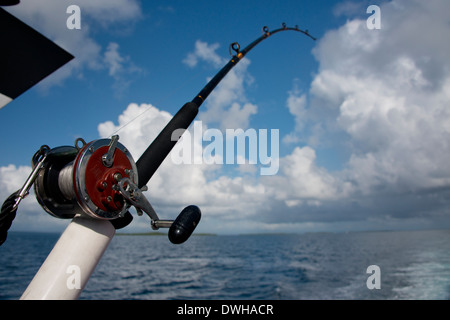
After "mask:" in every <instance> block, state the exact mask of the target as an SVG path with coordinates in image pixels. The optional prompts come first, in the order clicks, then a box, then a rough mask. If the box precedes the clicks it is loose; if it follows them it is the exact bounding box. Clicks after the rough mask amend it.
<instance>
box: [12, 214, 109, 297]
mask: <svg viewBox="0 0 450 320" xmlns="http://www.w3.org/2000/svg"><path fill="white" fill-rule="evenodd" d="M115 232H116V230H115V228H114V226H113V225H112V224H111V222H109V221H108V220H97V219H92V218H84V217H80V216H76V217H75V218H74V219H73V220H72V221H71V222H70V224H69V225H68V226H67V228H66V230H65V231H64V232H63V233H62V235H61V237H60V238H59V240H58V242H57V243H56V244H55V247H54V248H53V250H52V251H51V252H50V254H49V255H48V257H47V259H46V260H45V261H44V263H43V264H42V266H41V268H40V269H39V271H38V272H37V273H36V275H35V276H34V278H33V280H32V281H31V282H30V284H29V285H28V287H27V289H26V290H25V292H24V293H23V295H22V297H21V298H20V299H21V300H73V299H78V297H79V296H80V294H81V292H82V291H83V289H84V287H85V286H86V284H87V282H88V280H89V278H90V276H91V274H92V272H94V269H95V267H96V266H97V264H98V262H99V261H100V259H101V257H102V255H103V253H104V252H105V250H106V248H107V247H108V245H109V243H110V241H111V239H112V238H113V237H114V234H115Z"/></svg>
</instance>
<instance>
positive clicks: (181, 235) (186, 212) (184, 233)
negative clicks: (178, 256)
mask: <svg viewBox="0 0 450 320" xmlns="http://www.w3.org/2000/svg"><path fill="white" fill-rule="evenodd" d="M201 215H202V213H201V211H200V208H199V207H197V206H194V205H190V206H187V207H186V208H184V209H183V211H181V213H180V214H179V215H178V217H177V218H176V219H175V221H174V222H173V223H172V225H171V226H170V229H169V240H170V242H172V243H173V244H180V243H183V242H185V241H186V240H187V239H189V237H190V236H191V234H192V232H194V230H195V227H197V225H198V223H199V221H200V218H201Z"/></svg>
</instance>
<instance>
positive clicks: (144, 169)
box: [136, 102, 198, 188]
mask: <svg viewBox="0 0 450 320" xmlns="http://www.w3.org/2000/svg"><path fill="white" fill-rule="evenodd" d="M197 113H198V105H197V104H195V103H193V102H188V103H186V104H185V105H184V106H183V107H182V108H181V109H180V110H179V111H178V112H177V113H176V114H175V115H174V116H173V118H172V120H170V122H169V123H168V124H167V125H166V126H165V127H164V129H163V130H162V131H161V132H160V133H159V135H158V136H157V137H156V138H155V140H153V142H152V143H151V144H150V146H149V147H148V148H147V150H145V151H144V153H143V154H142V156H141V157H140V158H139V160H138V161H137V162H136V167H137V171H138V187H139V188H142V187H143V186H145V185H146V184H147V183H148V182H149V180H150V179H151V177H152V176H153V174H154V173H155V172H156V170H158V168H159V166H160V165H161V163H162V162H163V161H164V159H165V158H166V157H167V155H168V154H169V153H170V151H171V150H172V148H173V147H174V146H175V144H176V143H177V141H178V139H179V137H178V138H177V140H172V133H173V132H174V131H175V130H177V129H187V128H188V127H189V125H190V124H191V123H192V121H194V119H195V117H196V116H197Z"/></svg>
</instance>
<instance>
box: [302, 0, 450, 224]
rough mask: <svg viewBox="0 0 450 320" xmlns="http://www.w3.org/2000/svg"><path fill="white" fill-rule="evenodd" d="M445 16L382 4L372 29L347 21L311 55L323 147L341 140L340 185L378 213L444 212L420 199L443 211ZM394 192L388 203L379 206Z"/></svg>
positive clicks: (429, 6) (448, 173)
mask: <svg viewBox="0 0 450 320" xmlns="http://www.w3.org/2000/svg"><path fill="white" fill-rule="evenodd" d="M449 9H450V5H449V3H448V2H446V1H432V2H427V3H423V2H420V1H402V0H396V1H391V2H389V3H385V4H383V5H381V17H382V29H381V30H369V29H367V27H366V21H365V20H361V19H352V20H349V21H347V23H346V24H345V25H343V26H342V27H340V28H339V29H337V30H332V31H329V32H327V34H325V36H324V37H323V38H322V39H321V40H320V42H319V44H318V46H317V47H316V48H315V49H314V55H315V57H316V59H317V60H318V61H319V63H320V66H319V72H318V73H317V75H316V76H315V78H314V79H313V82H312V84H311V89H310V95H311V104H310V108H309V111H311V113H313V114H314V113H315V114H316V115H320V116H322V117H323V121H324V123H327V124H330V126H329V127H328V129H327V132H326V134H325V135H324V136H323V137H322V139H330V140H331V141H333V140H334V141H335V138H334V137H333V136H334V135H336V132H342V133H345V135H344V136H345V143H347V144H348V145H349V146H350V147H349V149H350V150H351V152H350V154H349V161H348V162H347V163H346V168H345V169H344V170H343V171H342V172H341V176H340V178H341V179H342V181H343V182H342V183H344V182H347V183H351V185H352V186H353V190H354V192H355V194H356V193H358V194H362V195H364V196H365V197H366V198H365V200H362V199H360V200H361V201H360V203H362V202H366V201H367V202H366V203H365V205H367V207H366V209H367V208H368V207H369V205H368V204H369V202H370V206H371V208H372V209H375V208H378V209H379V212H378V214H383V213H384V214H386V212H388V213H389V214H393V215H394V216H405V215H406V216H408V215H410V216H414V215H415V214H421V215H433V214H435V213H436V212H440V213H442V212H443V211H444V212H445V211H446V209H445V206H442V207H440V208H439V209H438V208H437V207H436V206H434V205H430V202H431V201H430V198H429V196H430V194H433V196H434V197H436V199H440V200H439V201H442V203H445V204H447V203H448V201H447V200H445V197H446V194H447V191H446V190H447V189H448V187H449V186H450V184H449V183H450V168H449V166H448V165H447V164H446V162H447V159H448V158H449V155H450V149H449V147H448V143H447V141H448V140H449V138H450V136H449V133H450V127H449V119H450V117H449V116H450V114H449V109H448V103H449V101H450V95H449V90H448V88H449V83H450V68H449V67H450V64H449V62H448V59H447V58H446V57H444V54H443V53H444V52H446V53H448V52H450V46H449V40H450V38H449V31H450V30H449V29H450V27H449V24H448V17H445V15H444V14H442V12H447V11H448V10H449ZM437 34H440V35H442V36H443V37H444V38H445V39H443V38H442V37H437V36H433V35H437ZM438 66H439V67H438ZM341 142H342V141H341ZM438 190H440V191H441V193H440V192H439V191H438ZM393 194H394V195H396V202H392V201H390V200H388V199H390V196H391V195H393ZM381 195H383V196H381ZM372 197H373V198H372ZM380 197H381V198H380ZM383 197H384V198H383ZM414 197H420V198H421V199H422V200H423V204H425V203H427V205H428V208H425V207H424V206H423V205H420V206H418V203H417V201H412V199H413V198H414ZM375 198H377V199H378V201H373V202H372V201H369V199H372V200H373V199H375ZM344 199H345V198H344ZM380 199H384V200H380ZM383 201H384V203H383V204H382V202H383ZM388 203H389V205H387V204H388ZM399 207H401V208H402V210H403V212H402V210H398V209H399ZM406 212H408V213H407V214H406ZM419 212H420V213H419Z"/></svg>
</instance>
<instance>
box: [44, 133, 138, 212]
mask: <svg viewBox="0 0 450 320" xmlns="http://www.w3.org/2000/svg"><path fill="white" fill-rule="evenodd" d="M118 139H119V137H118V136H113V137H112V138H111V139H100V140H94V141H92V142H90V143H85V142H84V141H83V140H82V139H77V141H76V145H75V147H58V148H54V149H52V150H50V151H49V152H48V154H47V161H46V162H47V163H46V165H45V166H44V170H42V171H41V172H40V173H39V175H38V177H37V180H36V183H35V191H36V197H37V199H38V201H39V203H40V204H41V205H42V207H43V208H44V209H45V210H46V211H47V212H48V213H50V214H51V215H53V216H56V217H58V218H71V217H73V216H74V215H75V214H77V213H83V214H87V215H88V216H90V217H92V218H97V219H116V218H118V217H123V216H124V214H125V213H126V212H127V210H128V208H129V205H128V203H127V202H126V200H125V198H124V197H123V195H122V193H121V192H120V188H119V186H118V184H119V182H120V181H121V180H122V179H123V178H127V179H129V181H131V182H133V183H136V184H137V180H138V175H137V169H136V163H135V162H134V160H133V157H132V156H131V154H130V152H129V151H128V150H127V149H126V148H125V147H124V146H123V145H122V144H121V143H120V142H118ZM80 142H81V143H83V145H82V146H81V147H78V144H79V143H80Z"/></svg>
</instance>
